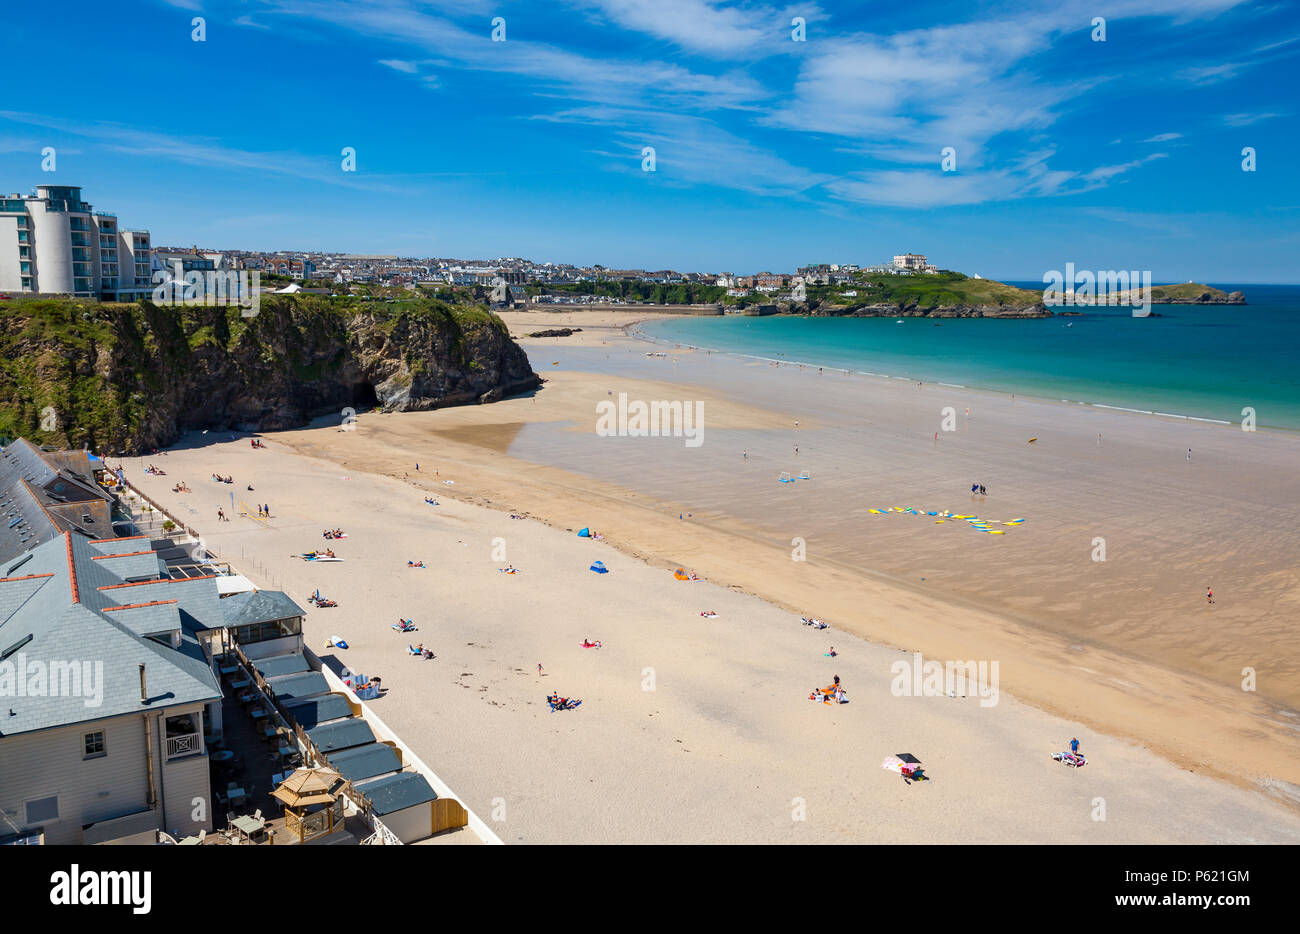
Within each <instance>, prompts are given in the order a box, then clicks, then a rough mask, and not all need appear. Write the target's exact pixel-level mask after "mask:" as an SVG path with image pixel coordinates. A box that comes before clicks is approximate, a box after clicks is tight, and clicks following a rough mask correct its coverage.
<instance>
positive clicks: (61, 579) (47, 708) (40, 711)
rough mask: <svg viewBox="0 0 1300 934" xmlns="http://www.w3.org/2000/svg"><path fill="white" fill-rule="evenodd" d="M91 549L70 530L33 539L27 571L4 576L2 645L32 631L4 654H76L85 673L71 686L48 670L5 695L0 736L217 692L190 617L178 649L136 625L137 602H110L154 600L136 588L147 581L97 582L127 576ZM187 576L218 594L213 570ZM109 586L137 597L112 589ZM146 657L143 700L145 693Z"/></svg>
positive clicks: (54, 658)
mask: <svg viewBox="0 0 1300 934" xmlns="http://www.w3.org/2000/svg"><path fill="white" fill-rule="evenodd" d="M95 553H96V552H95V551H94V549H93V548H92V546H91V545H90V544H89V543H88V542H86V541H85V540H84V539H82V538H80V537H78V536H75V535H71V534H70V533H65V534H64V535H63V536H61V537H60V538H57V539H54V540H52V541H49V542H46V543H45V544H43V545H38V546H37V547H35V548H34V549H32V551H31V557H30V558H29V559H28V560H27V561H25V562H23V564H22V566H21V567H20V568H18V570H20V571H22V572H23V575H22V577H21V578H19V579H17V580H0V607H3V608H4V610H6V611H8V612H7V614H6V615H5V616H4V618H3V620H2V621H0V653H4V652H5V651H7V650H9V649H10V648H12V647H15V646H18V645H19V644H21V643H24V640H26V641H25V644H22V645H21V648H18V649H17V651H15V652H13V654H11V655H10V656H9V657H8V658H7V659H5V661H7V662H10V663H13V664H14V665H15V666H16V664H17V662H18V659H19V656H20V655H21V656H22V657H23V660H24V663H25V664H26V665H27V666H28V669H29V671H30V669H31V666H32V665H34V664H44V665H50V664H60V665H64V664H68V663H76V664H77V666H78V669H79V672H80V673H82V674H88V675H89V680H87V681H86V682H84V683H83V685H81V688H82V689H81V690H80V691H79V692H77V693H75V694H69V693H68V692H67V690H66V689H67V688H68V687H70V686H72V685H71V682H66V683H62V684H60V685H58V686H57V687H56V685H55V683H54V681H53V680H51V681H49V682H48V683H47V685H46V687H45V691H44V693H43V694H41V695H39V696H32V695H30V694H29V695H19V696H10V697H6V698H5V699H4V701H3V703H0V708H3V709H0V736H11V735H14V734H17V733H26V732H30V731H33V730H41V729H48V728H51V727H55V726H63V725H67V724H72V723H80V722H88V721H93V720H99V719H102V718H105V717H112V716H120V715H122V714H126V713H132V712H138V711H142V710H150V709H158V708H166V707H171V706H174V705H177V704H187V703H195V702H203V701H210V700H216V699H217V698H219V697H220V696H221V690H220V687H219V686H218V684H217V679H216V677H215V676H214V675H213V672H212V669H211V668H210V667H209V666H208V664H207V661H206V659H205V657H204V653H203V649H202V647H201V646H200V645H199V643H198V640H197V639H196V638H195V636H194V630H193V629H192V628H190V627H186V626H184V620H183V619H182V635H181V647H180V648H179V649H173V648H172V647H171V646H170V644H168V645H163V644H160V643H158V642H155V641H154V640H152V639H147V638H144V637H143V636H142V635H140V633H139V631H138V630H137V628H136V627H135V625H133V624H132V623H131V622H130V613H131V611H126V610H117V611H113V612H104V610H105V609H106V608H107V607H109V606H114V605H121V604H125V603H141V602H148V601H144V600H140V599H138V597H139V596H140V591H141V590H147V589H149V588H147V587H144V588H140V587H126V588H121V589H117V588H114V589H109V590H101V589H100V588H101V587H111V586H112V585H113V584H116V583H120V582H121V580H120V578H118V577H116V576H115V575H114V574H112V572H111V571H109V570H108V569H107V568H105V567H102V565H103V564H104V562H102V561H99V562H97V561H93V560H91V559H92V557H93V556H94V554H95ZM31 575H50V576H48V577H42V578H38V580H40V581H43V583H41V584H40V585H39V586H36V585H35V584H34V583H33V580H34V578H33V577H31ZM187 586H192V587H206V588H209V589H211V591H212V592H213V599H214V600H215V599H216V596H215V593H216V585H215V583H214V582H213V581H212V580H207V581H201V582H192V583H190V582H187ZM113 594H116V595H122V596H126V595H127V594H130V595H131V597H133V598H136V599H130V600H127V599H121V600H119V599H113V598H111V597H110V596H106V595H113ZM172 606H173V607H175V606H176V605H175V604H173V605H172ZM159 612H161V611H159ZM173 612H175V610H174V609H173ZM123 614H126V616H125V617H124V616H123ZM115 617H118V618H116V619H115ZM141 663H143V664H144V665H145V687H146V693H147V697H146V699H145V703H141V697H140V672H139V666H140V664H141ZM87 666H88V667H87ZM28 684H30V680H28Z"/></svg>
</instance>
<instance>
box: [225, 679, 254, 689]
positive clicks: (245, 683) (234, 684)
mask: <svg viewBox="0 0 1300 934" xmlns="http://www.w3.org/2000/svg"><path fill="white" fill-rule="evenodd" d="M252 683H253V682H252V681H249V680H248V679H247V678H240V679H239V680H238V681H231V682H230V686H231V688H233V689H234V690H236V691H242V690H243V689H244V688H246V687H249V686H251V685H252Z"/></svg>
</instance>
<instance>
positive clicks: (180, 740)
mask: <svg viewBox="0 0 1300 934" xmlns="http://www.w3.org/2000/svg"><path fill="white" fill-rule="evenodd" d="M202 751H203V737H202V736H201V735H199V734H198V733H186V734H185V735H184V736H169V737H167V758H168V759H169V760H170V759H179V758H180V757H181V756H192V755H195V754H196V753H200V752H202Z"/></svg>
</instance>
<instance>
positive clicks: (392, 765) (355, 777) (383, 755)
mask: <svg viewBox="0 0 1300 934" xmlns="http://www.w3.org/2000/svg"><path fill="white" fill-rule="evenodd" d="M329 759H330V765H332V766H333V767H334V768H335V769H337V770H338V772H339V774H340V775H342V776H343V777H344V778H346V779H347V780H348V781H350V782H363V781H365V780H366V779H367V778H374V777H375V776H376V775H384V774H386V773H388V772H397V771H399V770H400V769H401V768H402V763H401V760H400V759H399V758H398V755H397V751H396V750H395V749H393V747H392V746H389V745H388V744H387V743H367V744H366V745H364V746H357V747H355V748H353V749H344V750H341V751H339V752H335V753H331V754H330V757H329Z"/></svg>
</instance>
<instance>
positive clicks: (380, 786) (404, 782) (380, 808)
mask: <svg viewBox="0 0 1300 934" xmlns="http://www.w3.org/2000/svg"><path fill="white" fill-rule="evenodd" d="M352 787H354V788H355V789H356V790H357V791H359V792H361V793H362V794H363V795H365V796H366V797H367V798H369V799H370V802H371V804H372V805H374V809H375V813H376V814H378V815H379V816H380V817H383V816H384V815H385V814H392V813H393V812H394V811H400V810H402V809H403V808H409V807H411V806H413V805H416V804H423V803H424V802H426V801H433V800H435V799H436V798H437V797H438V795H437V793H436V792H435V791H434V790H433V788H432V786H430V785H429V780H428V779H427V778H425V777H424V776H423V775H421V774H419V773H418V772H401V773H399V774H397V775H385V776H384V777H382V778H374V779H371V780H370V781H366V782H362V783H361V784H359V785H353V786H352Z"/></svg>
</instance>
